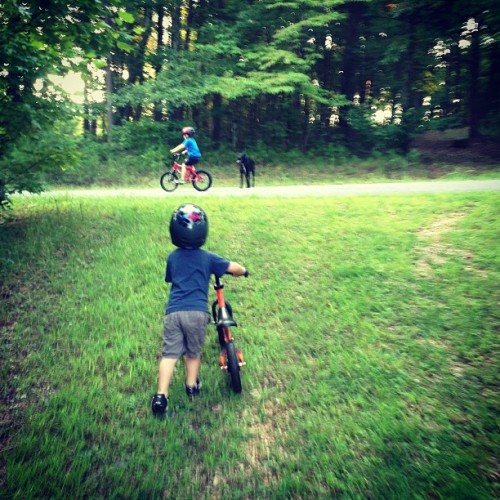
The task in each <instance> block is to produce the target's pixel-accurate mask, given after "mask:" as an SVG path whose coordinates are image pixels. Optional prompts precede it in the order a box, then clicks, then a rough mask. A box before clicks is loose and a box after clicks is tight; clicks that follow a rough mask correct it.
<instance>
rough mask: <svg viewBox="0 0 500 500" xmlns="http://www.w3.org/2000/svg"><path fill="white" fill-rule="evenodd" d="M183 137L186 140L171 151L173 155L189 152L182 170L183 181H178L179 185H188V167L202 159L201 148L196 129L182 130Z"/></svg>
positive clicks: (186, 128) (187, 128)
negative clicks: (197, 140)
mask: <svg viewBox="0 0 500 500" xmlns="http://www.w3.org/2000/svg"><path fill="white" fill-rule="evenodd" d="M181 132H182V135H183V137H184V140H183V141H182V142H181V143H180V144H179V145H178V146H176V147H175V148H173V149H171V150H170V152H171V153H180V152H181V151H187V155H188V157H187V158H186V161H185V162H184V163H183V164H182V168H181V179H180V180H178V181H177V183H178V184H185V183H186V165H196V164H197V163H198V162H199V161H200V159H201V153H200V148H199V147H198V143H197V142H196V140H195V138H194V128H193V127H184V128H183V129H182V130H181Z"/></svg>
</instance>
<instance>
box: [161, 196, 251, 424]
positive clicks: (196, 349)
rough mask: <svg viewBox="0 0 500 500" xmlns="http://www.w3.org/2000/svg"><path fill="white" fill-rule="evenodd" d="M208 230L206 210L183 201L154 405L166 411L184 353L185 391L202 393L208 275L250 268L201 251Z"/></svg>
mask: <svg viewBox="0 0 500 500" xmlns="http://www.w3.org/2000/svg"><path fill="white" fill-rule="evenodd" d="M207 234H208V220H207V216H206V214H205V212H204V211H203V210H202V209H201V208H200V207H198V206H196V205H190V204H188V205H181V206H180V207H179V208H177V209H176V210H175V211H174V213H173V214H172V217H171V219H170V236H171V238H172V243H173V244H174V245H175V246H177V247H178V248H177V249H176V250H174V251H173V252H172V253H171V254H170V255H169V256H168V258H167V268H166V273H165V281H166V282H167V283H171V284H172V286H171V289H170V296H169V300H168V304H167V308H166V317H165V327H164V332H163V352H162V359H161V361H160V366H159V370H158V371H159V374H158V392H157V394H156V395H155V396H153V400H152V402H151V407H152V410H153V413H154V414H155V415H163V414H164V413H165V411H166V409H167V406H168V387H169V385H170V380H171V379H172V375H173V373H174V367H175V365H176V363H177V360H178V359H179V358H180V357H181V356H182V355H184V354H185V355H186V394H187V396H188V398H189V399H190V400H192V399H193V397H194V396H196V395H197V394H198V393H199V392H200V388H201V383H200V380H199V369H200V362H201V359H200V352H201V349H202V347H203V344H204V342H205V335H206V329H207V325H208V323H209V322H210V314H209V312H208V284H209V281H210V275H211V274H215V275H217V276H219V277H221V276H222V275H223V274H224V273H231V274H233V275H234V276H244V275H247V271H246V269H245V268H244V267H243V266H241V265H240V264H237V263H236V262H230V261H229V260H227V259H224V258H223V257H220V256H219V255H217V254H215V253H212V252H207V251H206V250H202V249H201V248H200V247H201V246H202V245H203V244H204V243H205V241H206V238H207Z"/></svg>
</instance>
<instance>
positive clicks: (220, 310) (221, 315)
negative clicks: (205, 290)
mask: <svg viewBox="0 0 500 500" xmlns="http://www.w3.org/2000/svg"><path fill="white" fill-rule="evenodd" d="M223 289H224V285H223V284H222V283H221V281H220V279H219V277H217V276H215V284H214V290H215V292H216V295H217V300H215V301H214V302H213V304H212V316H213V319H214V323H215V326H216V329H217V333H218V336H219V344H220V346H221V349H222V350H221V352H220V355H219V363H220V367H221V370H227V371H228V373H229V375H230V378H231V386H232V388H233V390H234V392H236V393H239V392H241V380H240V374H239V370H240V367H242V366H244V365H245V364H246V363H245V360H244V358H243V353H242V352H241V351H240V350H239V349H237V348H236V347H235V345H234V339H233V337H232V335H231V327H236V326H238V325H237V323H236V321H234V319H233V316H232V308H231V304H230V303H229V302H228V301H226V300H225V298H224V292H223Z"/></svg>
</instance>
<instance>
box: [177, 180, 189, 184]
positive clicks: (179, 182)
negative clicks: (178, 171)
mask: <svg viewBox="0 0 500 500" xmlns="http://www.w3.org/2000/svg"><path fill="white" fill-rule="evenodd" d="M175 183H176V184H186V181H185V180H184V179H176V181H175Z"/></svg>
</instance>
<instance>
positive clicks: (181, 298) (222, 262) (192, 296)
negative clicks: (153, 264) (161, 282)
mask: <svg viewBox="0 0 500 500" xmlns="http://www.w3.org/2000/svg"><path fill="white" fill-rule="evenodd" d="M228 267H229V261H228V260H227V259H224V258H223V257H220V256H219V255H217V254H215V253H212V252H207V251H206V250H202V249H201V248H193V249H188V248H178V249H177V250H174V251H173V252H172V253H171V254H170V255H169V256H168V257H167V269H166V272H165V281H166V282H167V283H172V286H171V288H170V296H169V299H168V304H167V308H166V313H167V314H169V313H172V312H175V311H208V284H209V282H210V275H212V274H215V275H216V276H219V277H221V276H222V275H223V274H224V273H225V272H226V271H227V268H228Z"/></svg>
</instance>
